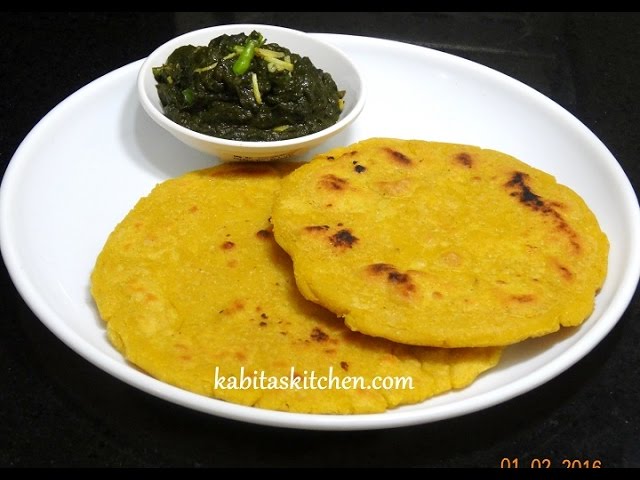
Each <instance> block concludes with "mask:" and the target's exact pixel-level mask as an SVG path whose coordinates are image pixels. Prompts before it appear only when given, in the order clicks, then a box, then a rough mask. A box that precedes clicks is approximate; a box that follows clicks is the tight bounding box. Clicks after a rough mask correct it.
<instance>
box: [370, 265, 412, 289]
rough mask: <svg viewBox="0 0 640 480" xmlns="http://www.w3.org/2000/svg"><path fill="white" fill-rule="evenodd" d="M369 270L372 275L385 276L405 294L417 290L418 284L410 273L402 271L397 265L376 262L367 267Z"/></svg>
mask: <svg viewBox="0 0 640 480" xmlns="http://www.w3.org/2000/svg"><path fill="white" fill-rule="evenodd" d="M366 270H367V272H369V274H370V275H372V276H384V277H385V279H386V280H387V282H388V283H389V284H390V285H392V286H394V287H396V288H397V289H398V290H399V291H400V292H401V293H402V294H403V295H404V296H409V295H411V294H412V293H413V292H415V291H416V285H415V283H413V279H412V278H411V275H409V273H402V272H401V271H399V270H398V269H397V268H396V267H395V266H393V265H389V264H388V263H374V264H372V265H369V266H368V267H367V269H366Z"/></svg>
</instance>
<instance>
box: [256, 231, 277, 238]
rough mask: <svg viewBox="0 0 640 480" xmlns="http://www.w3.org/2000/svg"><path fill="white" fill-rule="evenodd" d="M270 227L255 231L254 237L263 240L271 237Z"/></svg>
mask: <svg viewBox="0 0 640 480" xmlns="http://www.w3.org/2000/svg"><path fill="white" fill-rule="evenodd" d="M272 230H273V229H272V228H269V229H268V230H265V229H262V230H258V231H257V232H256V237H258V238H261V239H263V240H266V239H268V238H271V237H273V232H272Z"/></svg>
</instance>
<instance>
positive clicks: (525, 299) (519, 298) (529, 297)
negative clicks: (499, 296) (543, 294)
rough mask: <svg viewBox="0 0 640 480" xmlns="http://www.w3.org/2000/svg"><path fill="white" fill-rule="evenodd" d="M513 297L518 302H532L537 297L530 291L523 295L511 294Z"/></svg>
mask: <svg viewBox="0 0 640 480" xmlns="http://www.w3.org/2000/svg"><path fill="white" fill-rule="evenodd" d="M511 298H512V299H513V300H515V301H516V302H518V303H531V302H533V301H534V300H535V297H534V296H533V295H531V294H530V293H525V294H522V295H511Z"/></svg>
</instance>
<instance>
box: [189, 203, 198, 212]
mask: <svg viewBox="0 0 640 480" xmlns="http://www.w3.org/2000/svg"><path fill="white" fill-rule="evenodd" d="M197 211H198V206H197V205H192V206H191V208H189V213H196V212H197Z"/></svg>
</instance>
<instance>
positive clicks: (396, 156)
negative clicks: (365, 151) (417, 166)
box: [384, 147, 413, 166]
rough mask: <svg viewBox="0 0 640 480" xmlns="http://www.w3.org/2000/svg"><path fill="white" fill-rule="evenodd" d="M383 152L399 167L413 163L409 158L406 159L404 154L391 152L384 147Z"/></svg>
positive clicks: (390, 149)
mask: <svg viewBox="0 0 640 480" xmlns="http://www.w3.org/2000/svg"><path fill="white" fill-rule="evenodd" d="M384 151H385V152H387V153H388V154H389V157H391V160H393V161H394V162H396V163H399V164H400V165H404V166H407V165H411V164H412V163H413V161H412V160H411V159H410V158H409V157H407V156H406V155H405V154H404V153H401V152H398V151H397V150H393V149H392V148H389V147H385V148H384Z"/></svg>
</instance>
